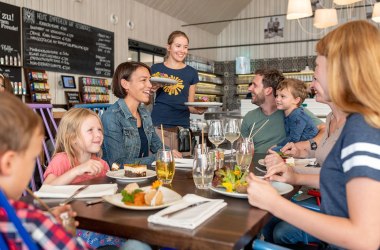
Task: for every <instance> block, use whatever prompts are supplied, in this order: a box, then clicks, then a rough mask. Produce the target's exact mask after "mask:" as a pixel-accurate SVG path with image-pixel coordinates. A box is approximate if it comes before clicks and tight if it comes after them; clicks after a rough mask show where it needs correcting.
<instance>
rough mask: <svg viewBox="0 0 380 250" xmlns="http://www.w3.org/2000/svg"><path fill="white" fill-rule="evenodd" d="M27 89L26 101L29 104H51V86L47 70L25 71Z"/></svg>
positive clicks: (26, 69) (27, 69)
mask: <svg viewBox="0 0 380 250" xmlns="http://www.w3.org/2000/svg"><path fill="white" fill-rule="evenodd" d="M24 74H25V81H26V88H27V92H28V93H29V94H26V96H25V100H26V102H29V103H50V102H51V95H50V85H49V83H48V77H47V73H46V71H45V70H39V69H38V70H37V69H30V68H25V69H24Z"/></svg>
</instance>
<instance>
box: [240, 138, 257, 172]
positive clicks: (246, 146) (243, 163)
mask: <svg viewBox="0 0 380 250" xmlns="http://www.w3.org/2000/svg"><path fill="white" fill-rule="evenodd" d="M254 152H255V146H254V144H253V141H252V140H250V139H249V138H242V139H241V140H239V141H238V143H237V150H236V164H237V165H239V166H240V168H241V169H242V170H244V171H246V172H248V171H249V166H250V165H251V163H252V158H253V154H254Z"/></svg>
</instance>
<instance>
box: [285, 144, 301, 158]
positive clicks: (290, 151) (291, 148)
mask: <svg viewBox="0 0 380 250" xmlns="http://www.w3.org/2000/svg"><path fill="white" fill-rule="evenodd" d="M281 152H282V153H283V154H284V155H289V156H292V157H300V154H301V150H300V149H299V148H298V147H297V145H296V144H295V143H294V142H288V143H286V144H285V146H284V147H282V149H281Z"/></svg>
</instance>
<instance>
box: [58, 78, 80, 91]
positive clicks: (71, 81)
mask: <svg viewBox="0 0 380 250" xmlns="http://www.w3.org/2000/svg"><path fill="white" fill-rule="evenodd" d="M61 79H62V86H63V88H65V89H76V88H77V85H76V83H75V77H74V76H66V75H61Z"/></svg>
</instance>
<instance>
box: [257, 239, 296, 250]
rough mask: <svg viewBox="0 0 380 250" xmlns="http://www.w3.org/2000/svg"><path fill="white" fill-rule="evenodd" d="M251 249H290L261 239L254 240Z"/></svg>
mask: <svg viewBox="0 0 380 250" xmlns="http://www.w3.org/2000/svg"><path fill="white" fill-rule="evenodd" d="M252 249H253V250H290V249H289V248H286V247H282V246H279V245H275V244H272V243H269V242H266V241H263V240H254V241H253V244H252Z"/></svg>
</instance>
